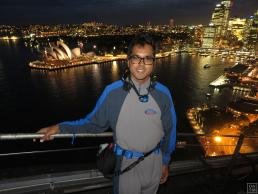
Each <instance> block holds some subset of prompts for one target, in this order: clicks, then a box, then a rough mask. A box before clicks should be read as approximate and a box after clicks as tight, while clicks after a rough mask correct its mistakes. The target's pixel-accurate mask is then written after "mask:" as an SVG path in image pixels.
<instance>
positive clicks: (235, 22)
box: [228, 18, 247, 41]
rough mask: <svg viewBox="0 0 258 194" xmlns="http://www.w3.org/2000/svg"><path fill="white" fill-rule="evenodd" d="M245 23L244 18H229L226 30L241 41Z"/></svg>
mask: <svg viewBox="0 0 258 194" xmlns="http://www.w3.org/2000/svg"><path fill="white" fill-rule="evenodd" d="M246 25H247V19H246V18H230V19H229V21H228V31H230V32H231V34H233V35H235V36H236V37H237V39H238V40H239V41H242V40H243V39H244V36H245V33H244V32H245V29H246Z"/></svg>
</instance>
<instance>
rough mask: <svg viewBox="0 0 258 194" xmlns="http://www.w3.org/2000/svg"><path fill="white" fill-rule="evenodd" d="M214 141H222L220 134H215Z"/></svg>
mask: <svg viewBox="0 0 258 194" xmlns="http://www.w3.org/2000/svg"><path fill="white" fill-rule="evenodd" d="M214 141H215V142H217V143H220V142H221V141H222V138H221V137H220V136H215V137H214Z"/></svg>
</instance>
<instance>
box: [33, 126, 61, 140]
mask: <svg viewBox="0 0 258 194" xmlns="http://www.w3.org/2000/svg"><path fill="white" fill-rule="evenodd" d="M59 132H60V129H59V126H58V125H52V126H49V127H44V128H42V129H40V130H39V131H38V132H37V133H40V134H44V136H42V137H41V138H40V142H44V141H49V140H53V139H54V137H53V136H52V135H55V134H57V133H59Z"/></svg>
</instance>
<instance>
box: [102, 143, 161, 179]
mask: <svg viewBox="0 0 258 194" xmlns="http://www.w3.org/2000/svg"><path fill="white" fill-rule="evenodd" d="M158 145H159V144H158ZM156 149H157V146H156V147H155V148H154V149H152V150H151V151H149V152H147V153H145V154H144V155H143V156H141V157H139V158H138V160H136V161H135V162H133V163H132V164H130V165H129V166H127V167H126V168H124V169H123V170H118V171H115V165H116V154H115V153H114V143H109V144H108V145H104V146H100V150H99V152H98V153H97V168H98V170H99V171H100V172H101V173H102V174H103V175H104V177H106V178H112V177H114V176H119V175H121V174H123V173H125V172H127V171H129V170H131V169H132V168H134V167H135V166H136V165H137V164H139V163H140V162H141V161H143V160H144V158H145V157H147V156H149V155H150V154H151V153H152V152H153V151H154V150H156Z"/></svg>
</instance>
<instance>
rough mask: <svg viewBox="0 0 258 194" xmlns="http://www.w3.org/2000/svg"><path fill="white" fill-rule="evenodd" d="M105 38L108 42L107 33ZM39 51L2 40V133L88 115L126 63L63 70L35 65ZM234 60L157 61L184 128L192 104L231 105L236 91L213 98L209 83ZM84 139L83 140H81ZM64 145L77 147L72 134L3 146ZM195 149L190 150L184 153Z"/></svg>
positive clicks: (0, 147) (183, 57)
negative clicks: (31, 66)
mask: <svg viewBox="0 0 258 194" xmlns="http://www.w3.org/2000/svg"><path fill="white" fill-rule="evenodd" d="M102 41H103V42H105V39H102ZM106 41H110V40H106ZM68 45H69V42H68ZM39 51H40V50H39V49H37V48H31V47H25V44H24V41H23V40H16V41H11V40H9V41H3V40H2V41H0V110H1V111H0V116H1V127H0V133H22V132H30V133H31V132H36V131H37V130H38V129H39V128H41V127H44V126H48V125H52V124H55V123H58V122H61V121H66V120H74V119H78V118H81V117H83V116H85V115H86V114H87V113H88V112H90V111H91V110H92V109H93V107H94V105H95V102H96V100H97V99H98V96H99V95H100V94H101V92H102V90H103V89H104V87H105V86H106V85H107V84H110V83H111V82H113V81H116V80H118V79H119V78H120V77H121V75H122V72H123V69H124V68H125V66H126V62H125V61H124V62H123V61H119V62H110V63H104V64H98V65H97V64H96V65H95V64H92V65H88V66H80V67H75V68H69V69H62V70H57V71H43V70H36V69H30V68H29V67H28V63H29V62H30V61H33V60H37V59H38V58H39V57H40V52H39ZM205 64H209V65H210V68H203V66H204V65H205ZM233 64H234V61H233V60H231V61H221V59H220V58H215V57H210V56H207V57H204V56H197V55H189V54H187V53H181V54H180V53H178V54H176V55H173V56H169V57H166V58H161V59H158V60H157V61H156V64H155V73H156V75H157V76H158V80H159V81H160V82H161V83H163V84H165V85H166V86H168V88H169V89H170V91H171V93H172V96H173V100H174V103H175V108H176V112H177V116H178V128H177V129H178V132H192V129H191V128H190V126H189V124H188V121H187V119H186V111H187V109H188V108H189V107H192V106H196V105H200V104H203V103H209V104H214V105H220V106H225V105H226V104H227V103H228V102H229V101H230V100H231V98H230V96H231V91H230V90H227V89H224V90H222V91H221V90H220V91H218V90H216V91H213V92H212V96H211V97H210V98H209V99H207V96H206V93H207V92H210V89H209V88H208V86H209V83H210V82H212V81H213V80H215V79H216V78H217V77H219V76H220V75H221V74H222V73H223V71H224V68H226V67H230V66H232V65H233ZM82 142H83V141H82V140H78V145H79V146H80V143H82ZM94 143H95V140H87V143H86V144H87V145H94ZM60 145H64V147H66V148H71V145H70V140H56V142H50V143H45V144H43V145H42V144H39V143H32V142H31V141H30V142H28V141H18V142H17V141H15V142H9V143H6V142H0V151H1V153H6V152H19V151H28V150H34V149H35V150H45V149H51V148H52V147H59V148H61V147H62V146H60ZM84 145H85V141H84ZM190 153H191V151H189V152H186V153H184V154H183V156H182V157H187V155H189V154H190ZM54 155H55V154H54ZM51 157H54V156H51ZM74 157H75V158H76V157H77V158H76V160H79V159H82V158H84V157H83V156H80V157H78V156H74ZM71 158H73V156H71V157H70V159H71ZM179 158H181V156H180V157H179ZM84 159H85V158H84ZM1 160H3V159H2V158H1ZM25 160H26V159H25ZM40 160H41V162H42V164H43V163H44V162H45V160H42V158H41V159H40ZM4 161H8V160H6V159H5V160H4ZM68 163H69V161H68ZM25 164H27V163H26V162H25ZM14 165H15V164H14Z"/></svg>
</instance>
